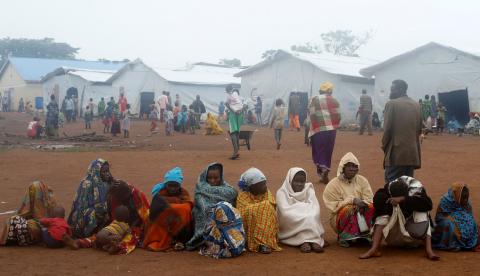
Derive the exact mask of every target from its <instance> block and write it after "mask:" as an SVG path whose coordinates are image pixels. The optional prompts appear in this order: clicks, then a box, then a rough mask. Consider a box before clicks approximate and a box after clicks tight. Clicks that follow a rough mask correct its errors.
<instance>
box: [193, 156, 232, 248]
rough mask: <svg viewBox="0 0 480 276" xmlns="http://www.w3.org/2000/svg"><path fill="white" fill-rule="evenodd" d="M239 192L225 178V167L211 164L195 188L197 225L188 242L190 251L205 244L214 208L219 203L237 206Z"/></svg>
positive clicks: (195, 220) (194, 214) (195, 218)
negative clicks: (206, 229)
mask: <svg viewBox="0 0 480 276" xmlns="http://www.w3.org/2000/svg"><path fill="white" fill-rule="evenodd" d="M236 200H237V191H236V190H235V189H234V188H233V187H232V186H230V185H229V184H228V183H227V182H226V181H225V180H224V178H223V165H222V164H220V163H213V164H210V165H209V166H208V167H207V168H206V169H205V170H204V171H203V172H202V174H201V175H200V176H199V177H198V182H197V186H196V187H195V205H194V207H193V211H192V216H193V221H194V224H195V232H194V234H193V237H192V238H191V239H190V240H189V241H188V242H187V244H186V246H187V249H188V250H194V249H196V248H198V247H199V246H200V245H202V244H203V241H204V239H203V238H204V233H205V226H206V225H207V224H208V223H209V222H210V219H211V218H210V217H211V212H212V211H213V209H212V208H213V207H214V206H215V205H216V204H217V203H219V202H228V203H230V204H232V205H235V204H236Z"/></svg>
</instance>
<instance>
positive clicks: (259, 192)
mask: <svg viewBox="0 0 480 276" xmlns="http://www.w3.org/2000/svg"><path fill="white" fill-rule="evenodd" d="M238 186H239V188H240V190H241V192H240V194H239V195H238V198H237V208H238V210H239V211H240V214H241V215H242V219H243V226H244V227H245V232H246V235H247V247H248V250H249V251H251V252H260V253H263V254H269V253H271V252H272V251H280V250H281V248H280V246H279V245H278V220H277V211H276V209H275V208H276V205H277V204H276V202H275V198H274V197H273V194H272V193H271V192H270V191H269V190H268V187H267V178H266V177H265V175H264V174H263V173H262V172H261V171H260V170H259V169H257V168H250V169H248V170H247V171H245V172H244V173H243V174H242V175H241V176H240V181H239V183H238Z"/></svg>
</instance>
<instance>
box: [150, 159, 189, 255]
mask: <svg viewBox="0 0 480 276" xmlns="http://www.w3.org/2000/svg"><path fill="white" fill-rule="evenodd" d="M182 183H183V174H182V169H180V168H178V167H177V168H174V169H172V170H170V171H169V172H167V173H166V174H165V177H164V181H163V182H160V183H158V184H156V185H155V186H154V187H153V190H152V196H153V199H152V204H151V206H150V215H149V222H148V226H147V229H146V232H145V239H144V241H143V247H144V248H146V249H149V250H152V251H169V250H171V249H175V250H176V251H181V250H183V249H185V243H186V242H187V241H188V240H189V239H190V238H191V237H192V228H193V225H192V207H193V202H192V200H191V198H190V195H189V194H188V192H187V190H185V189H183V188H182Z"/></svg>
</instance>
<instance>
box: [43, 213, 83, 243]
mask: <svg viewBox="0 0 480 276" xmlns="http://www.w3.org/2000/svg"><path fill="white" fill-rule="evenodd" d="M51 214H52V217H50V218H41V219H40V225H41V226H42V238H43V242H44V243H45V245H46V246H47V247H48V248H60V247H63V246H64V245H67V246H69V247H70V248H72V249H78V246H77V244H76V243H75V241H74V240H73V239H72V237H71V236H72V230H71V229H70V226H68V224H67V222H66V221H65V209H64V208H63V207H61V206H56V207H54V208H53V209H52V210H51Z"/></svg>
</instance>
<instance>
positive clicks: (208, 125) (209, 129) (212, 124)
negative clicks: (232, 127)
mask: <svg viewBox="0 0 480 276" xmlns="http://www.w3.org/2000/svg"><path fill="white" fill-rule="evenodd" d="M205 131H206V132H205V135H220V134H222V133H223V129H222V128H221V127H220V125H219V124H218V122H217V120H216V119H215V116H213V114H212V113H210V112H209V113H208V114H207V120H206V121H205Z"/></svg>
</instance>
